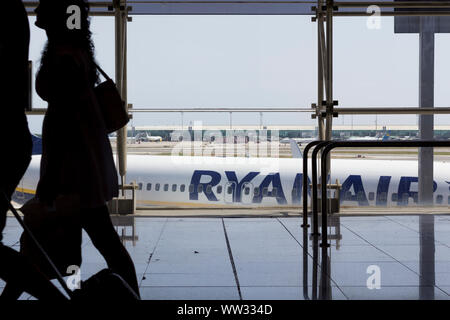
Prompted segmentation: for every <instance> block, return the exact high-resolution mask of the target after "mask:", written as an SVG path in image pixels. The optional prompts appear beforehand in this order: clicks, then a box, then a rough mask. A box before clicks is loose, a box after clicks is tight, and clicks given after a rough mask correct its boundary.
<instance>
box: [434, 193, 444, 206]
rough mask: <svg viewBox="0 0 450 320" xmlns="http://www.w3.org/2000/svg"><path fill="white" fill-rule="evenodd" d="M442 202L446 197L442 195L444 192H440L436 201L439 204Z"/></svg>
mask: <svg viewBox="0 0 450 320" xmlns="http://www.w3.org/2000/svg"><path fill="white" fill-rule="evenodd" d="M442 202H444V197H443V196H442V194H439V195H438V196H437V197H436V203H437V204H442Z"/></svg>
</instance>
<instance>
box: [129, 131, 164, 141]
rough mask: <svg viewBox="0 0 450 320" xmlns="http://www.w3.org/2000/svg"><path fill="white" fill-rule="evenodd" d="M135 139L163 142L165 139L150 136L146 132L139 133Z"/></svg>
mask: <svg viewBox="0 0 450 320" xmlns="http://www.w3.org/2000/svg"><path fill="white" fill-rule="evenodd" d="M135 139H136V141H137V142H161V141H162V140H163V139H162V137H160V136H150V135H148V134H147V133H146V132H144V133H138V134H137V135H136V137H135Z"/></svg>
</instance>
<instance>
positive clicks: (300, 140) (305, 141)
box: [280, 138, 317, 145]
mask: <svg viewBox="0 0 450 320" xmlns="http://www.w3.org/2000/svg"><path fill="white" fill-rule="evenodd" d="M314 140H317V139H316V138H283V139H281V140H280V143H286V144H287V143H291V141H295V142H296V143H298V144H300V145H302V144H304V145H306V144H308V143H310V142H311V141H314Z"/></svg>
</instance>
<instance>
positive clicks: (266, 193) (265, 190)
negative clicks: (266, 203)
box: [262, 187, 269, 197]
mask: <svg viewBox="0 0 450 320" xmlns="http://www.w3.org/2000/svg"><path fill="white" fill-rule="evenodd" d="M268 193H269V189H268V188H267V187H265V188H263V191H262V194H263V196H265V197H267V195H268Z"/></svg>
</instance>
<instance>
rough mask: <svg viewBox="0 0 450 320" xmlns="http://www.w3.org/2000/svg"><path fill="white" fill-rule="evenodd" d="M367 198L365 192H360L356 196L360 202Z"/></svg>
mask: <svg viewBox="0 0 450 320" xmlns="http://www.w3.org/2000/svg"><path fill="white" fill-rule="evenodd" d="M364 197H365V194H364V192H362V191H360V192H358V193H357V194H356V199H358V201H363V200H364Z"/></svg>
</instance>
